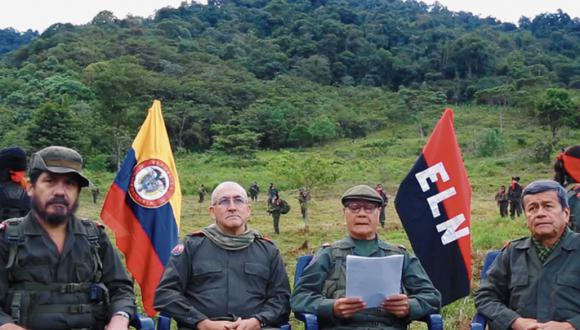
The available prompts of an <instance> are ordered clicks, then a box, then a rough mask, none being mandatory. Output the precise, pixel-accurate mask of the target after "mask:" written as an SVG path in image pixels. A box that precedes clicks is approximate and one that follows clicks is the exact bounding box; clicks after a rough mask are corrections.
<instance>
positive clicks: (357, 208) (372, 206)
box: [345, 203, 377, 214]
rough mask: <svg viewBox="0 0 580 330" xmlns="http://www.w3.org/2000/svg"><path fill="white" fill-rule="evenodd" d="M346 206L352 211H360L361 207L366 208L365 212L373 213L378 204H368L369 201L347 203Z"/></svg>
mask: <svg viewBox="0 0 580 330" xmlns="http://www.w3.org/2000/svg"><path fill="white" fill-rule="evenodd" d="M345 207H346V208H347V209H348V210H349V211H351V212H352V213H358V212H359V211H360V210H361V209H363V210H365V213H369V214H370V213H373V212H374V211H375V210H376V209H377V206H376V205H375V204H367V203H349V204H347V205H345Z"/></svg>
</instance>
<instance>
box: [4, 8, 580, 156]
mask: <svg viewBox="0 0 580 330" xmlns="http://www.w3.org/2000/svg"><path fill="white" fill-rule="evenodd" d="M15 33H16V34H15ZM10 38H12V39H10ZM2 40H9V41H8V42H5V43H4V42H1V41H2ZM18 43H22V44H23V45H22V46H20V47H18V46H17V45H18ZM0 45H3V46H6V47H8V48H6V47H4V48H3V49H9V50H12V49H15V50H14V51H12V52H10V53H6V54H4V55H2V54H1V53H2V51H3V50H2V49H0V56H1V61H0V120H2V123H3V125H2V127H0V138H2V139H3V141H5V142H7V143H8V142H9V143H19V144H21V145H23V146H25V147H35V146H36V145H37V143H38V141H34V140H35V139H37V138H38V136H37V135H35V134H37V131H36V132H35V130H37V129H38V127H39V126H38V125H39V124H40V122H39V121H38V118H39V116H40V115H39V113H44V112H47V111H48V110H47V109H48V108H50V109H53V105H54V104H58V105H61V106H62V107H65V108H66V109H67V110H66V111H68V113H70V116H71V118H72V119H74V121H75V124H74V125H72V124H71V125H70V130H73V132H74V134H73V135H75V136H81V137H82V139H80V140H79V141H78V147H79V148H81V149H83V150H86V151H90V152H92V153H103V154H107V155H113V156H114V157H113V159H112V160H111V162H112V163H113V165H114V164H118V162H119V161H120V159H121V157H122V156H123V154H124V151H125V150H126V148H127V146H128V145H129V144H130V143H131V139H132V137H133V136H134V134H135V133H136V131H137V129H138V126H139V125H140V123H141V122H142V120H143V118H144V117H145V113H146V110H147V108H148V107H149V105H150V104H151V102H152V100H153V99H154V98H159V99H161V101H162V103H163V107H164V113H165V118H166V123H167V128H168V130H169V132H170V138H171V140H172V141H171V142H172V143H173V145H174V146H175V147H177V148H179V149H180V150H191V151H202V150H210V149H212V150H215V151H216V152H221V151H233V148H237V147H238V146H236V145H235V142H236V141H238V140H239V141H242V140H243V143H241V145H240V146H239V147H240V149H239V151H240V152H242V150H246V151H248V152H253V150H255V149H256V148H274V149H279V148H285V147H307V146H312V145H315V144H320V143H325V142H327V141H331V140H333V139H336V138H338V137H348V138H357V137H362V136H365V135H366V134H368V133H369V132H372V131H374V130H376V129H378V128H381V127H385V126H386V125H389V124H391V123H395V122H403V121H404V122H411V121H412V122H414V123H416V125H417V132H418V135H419V136H424V135H425V132H424V131H425V127H424V124H423V123H422V116H423V112H424V111H433V109H439V108H442V107H443V105H444V104H445V103H451V104H452V103H462V102H473V103H483V104H494V105H498V106H512V107H517V108H521V109H526V110H527V113H528V114H529V115H534V109H537V111H538V112H539V113H542V114H543V115H542V116H541V117H540V118H548V117H546V116H544V114H546V111H548V110H547V109H553V106H554V104H557V105H559V104H563V103H562V102H564V101H562V99H561V98H559V97H554V96H552V97H548V99H546V98H542V99H541V96H542V95H543V93H544V91H545V90H546V89H548V88H559V89H566V88H568V89H578V88H580V60H579V57H578V54H580V21H579V19H578V18H571V17H570V16H569V15H567V14H566V13H564V12H562V11H558V12H556V13H546V14H541V15H538V16H536V17H534V18H525V17H524V18H522V19H521V20H520V22H519V26H516V25H514V24H511V23H502V22H499V21H497V20H495V19H493V18H489V17H488V18H479V17H477V16H474V15H472V14H471V13H466V12H458V13H456V12H452V11H449V10H448V9H447V8H445V7H443V6H441V5H440V4H435V5H432V6H428V5H426V4H424V3H422V2H418V1H414V0H409V1H401V0H362V1H354V0H317V1H314V0H292V1H285V0H270V1H267V0H243V1H240V0H220V1H209V3H208V5H201V4H197V3H194V2H191V3H188V2H184V3H182V5H181V6H180V7H179V8H161V9H159V10H158V11H157V12H156V13H155V16H154V17H152V18H141V17H134V16H129V17H126V18H122V19H120V18H117V17H115V16H114V15H113V14H112V13H111V12H109V11H103V12H101V13H99V14H98V15H96V16H95V17H94V19H93V20H92V21H91V22H88V23H87V24H85V25H80V26H73V25H71V24H61V23H55V24H54V25H52V26H51V27H49V28H48V29H47V30H46V31H44V32H43V33H42V34H41V35H40V36H38V35H37V33H36V32H33V31H28V32H26V33H24V34H21V33H17V32H16V31H14V30H0ZM16 47H18V48H16ZM549 93H551V92H549ZM558 100H559V101H558ZM569 101H570V102H571V103H570V102H564V103H566V105H565V108H566V109H570V108H571V109H572V110H571V111H576V112H577V111H578V104H577V101H575V100H574V98H571V99H570V100H569ZM554 102H555V103H554ZM574 102H576V103H574ZM49 105H50V106H49ZM566 111H569V110H566ZM558 113H560V112H558ZM500 122H501V120H500ZM15 123H18V124H15ZM554 125H555V126H550V134H552V135H554V136H555V135H557V133H558V129H559V127H561V126H562V125H567V126H571V127H578V125H579V122H578V118H575V119H573V120H569V119H566V120H562V121H560V120H557V121H556V122H555V123H554ZM23 130H24V131H25V132H24V133H22V131H23ZM228 130H231V133H228V132H227V131H228ZM493 134H495V133H490V139H491V140H493V139H495V137H494V136H492V135H493ZM499 134H501V127H499ZM56 138H57V137H55V139H56ZM491 140H490V141H491ZM55 141H56V140H55ZM48 142H49V141H47V143H48ZM244 152H245V151H244ZM113 167H114V166H113Z"/></svg>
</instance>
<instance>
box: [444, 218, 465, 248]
mask: <svg viewBox="0 0 580 330" xmlns="http://www.w3.org/2000/svg"><path fill="white" fill-rule="evenodd" d="M463 221H465V216H464V215H463V213H461V214H459V215H458V216H455V217H453V218H451V219H449V220H447V221H445V222H442V223H440V224H438V225H437V231H438V232H442V231H445V233H443V236H441V243H443V245H447V244H449V243H451V242H453V241H456V240H458V239H460V238H461V237H464V236H468V235H469V227H465V228H462V229H461V230H459V231H457V228H459V226H461V224H462V223H463Z"/></svg>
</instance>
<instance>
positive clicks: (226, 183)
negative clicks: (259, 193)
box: [211, 181, 248, 204]
mask: <svg viewBox="0 0 580 330" xmlns="http://www.w3.org/2000/svg"><path fill="white" fill-rule="evenodd" d="M231 186H233V187H235V188H236V189H238V190H239V191H240V196H242V197H244V199H245V200H246V202H247V201H248V193H246V189H244V187H242V186H241V185H240V184H239V183H237V182H234V181H224V182H222V183H220V184H218V185H217V187H215V189H214V190H213V192H212V193H211V203H212V204H215V203H216V202H217V200H216V199H217V195H218V193H219V192H220V190H222V189H224V188H227V187H231Z"/></svg>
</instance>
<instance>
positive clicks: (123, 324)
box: [105, 315, 129, 330]
mask: <svg viewBox="0 0 580 330" xmlns="http://www.w3.org/2000/svg"><path fill="white" fill-rule="evenodd" d="M105 329H107V330H127V329H129V319H127V318H126V317H124V316H121V315H115V316H113V317H111V321H109V324H107V326H106V328H105Z"/></svg>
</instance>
